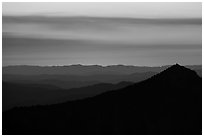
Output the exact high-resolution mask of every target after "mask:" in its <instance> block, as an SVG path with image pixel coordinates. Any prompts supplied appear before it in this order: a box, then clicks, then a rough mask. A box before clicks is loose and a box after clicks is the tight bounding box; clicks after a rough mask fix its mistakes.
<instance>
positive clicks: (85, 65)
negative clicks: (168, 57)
mask: <svg viewBox="0 0 204 137" xmlns="http://www.w3.org/2000/svg"><path fill="white" fill-rule="evenodd" d="M176 64H179V65H180V66H202V64H188V65H181V64H180V63H174V64H171V65H170V64H167V65H154V66H147V65H127V64H126V65H124V64H113V65H99V64H70V65H6V66H4V65H2V67H16V66H18V67H20V66H28V67H70V66H84V67H89V66H99V67H111V66H126V67H165V66H173V65H176Z"/></svg>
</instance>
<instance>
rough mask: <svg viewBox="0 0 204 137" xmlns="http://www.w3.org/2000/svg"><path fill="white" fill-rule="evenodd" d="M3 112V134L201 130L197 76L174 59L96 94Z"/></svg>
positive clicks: (190, 132)
mask: <svg viewBox="0 0 204 137" xmlns="http://www.w3.org/2000/svg"><path fill="white" fill-rule="evenodd" d="M2 116H3V119H2V120H3V134H78V135H79V134H137V135H138V134H142V135H144V134H174V135H175V134H202V79H201V78H200V77H199V76H198V75H197V74H196V72H195V71H192V70H190V69H187V68H185V67H183V66H180V65H178V64H176V65H173V66H171V67H169V68H167V69H166V70H164V71H163V72H161V73H159V74H157V75H155V76H153V77H151V78H149V79H147V80H145V81H142V82H139V83H136V84H133V85H130V86H128V87H125V88H122V89H119V90H113V91H109V92H106V93H103V94H101V95H98V96H96V97H92V98H88V99H84V100H77V101H72V102H67V103H61V104H56V105H49V106H34V107H22V108H15V109H12V110H10V111H6V112H3V114H2Z"/></svg>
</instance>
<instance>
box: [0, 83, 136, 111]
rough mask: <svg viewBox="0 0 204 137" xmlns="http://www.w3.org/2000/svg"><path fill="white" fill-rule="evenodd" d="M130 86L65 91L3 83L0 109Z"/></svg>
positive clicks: (107, 85)
mask: <svg viewBox="0 0 204 137" xmlns="http://www.w3.org/2000/svg"><path fill="white" fill-rule="evenodd" d="M131 84H133V83H132V82H120V83H117V84H110V83H100V84H95V85H90V86H85V87H81V88H73V89H69V90H66V89H61V88H58V87H56V86H52V85H45V84H16V83H8V82H3V83H2V87H3V88H2V101H3V105H2V106H3V108H2V109H3V111H5V110H8V109H11V108H13V107H17V106H33V105H48V104H56V103H61V102H66V101H70V100H78V99H84V98H87V97H92V96H96V95H98V94H100V93H103V92H106V91H109V90H116V89H120V88H123V87H126V86H128V85H131Z"/></svg>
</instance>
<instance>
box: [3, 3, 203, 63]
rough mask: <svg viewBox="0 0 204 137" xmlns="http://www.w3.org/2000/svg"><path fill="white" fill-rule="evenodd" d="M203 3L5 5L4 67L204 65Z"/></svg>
mask: <svg viewBox="0 0 204 137" xmlns="http://www.w3.org/2000/svg"><path fill="white" fill-rule="evenodd" d="M201 8H202V5H201V3H178V2H177V3H172V2H170V3H167V2H165V3H147V2H146V3H10V2H9V3H3V11H2V12H3V17H2V37H3V41H2V43H3V44H2V47H3V65H4V66H7V65H42V66H45V65H70V64H84V65H92V64H97V65H115V64H124V65H136V66H160V65H170V64H174V63H180V64H183V65H195V64H202V19H201V18H202V10H201Z"/></svg>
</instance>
